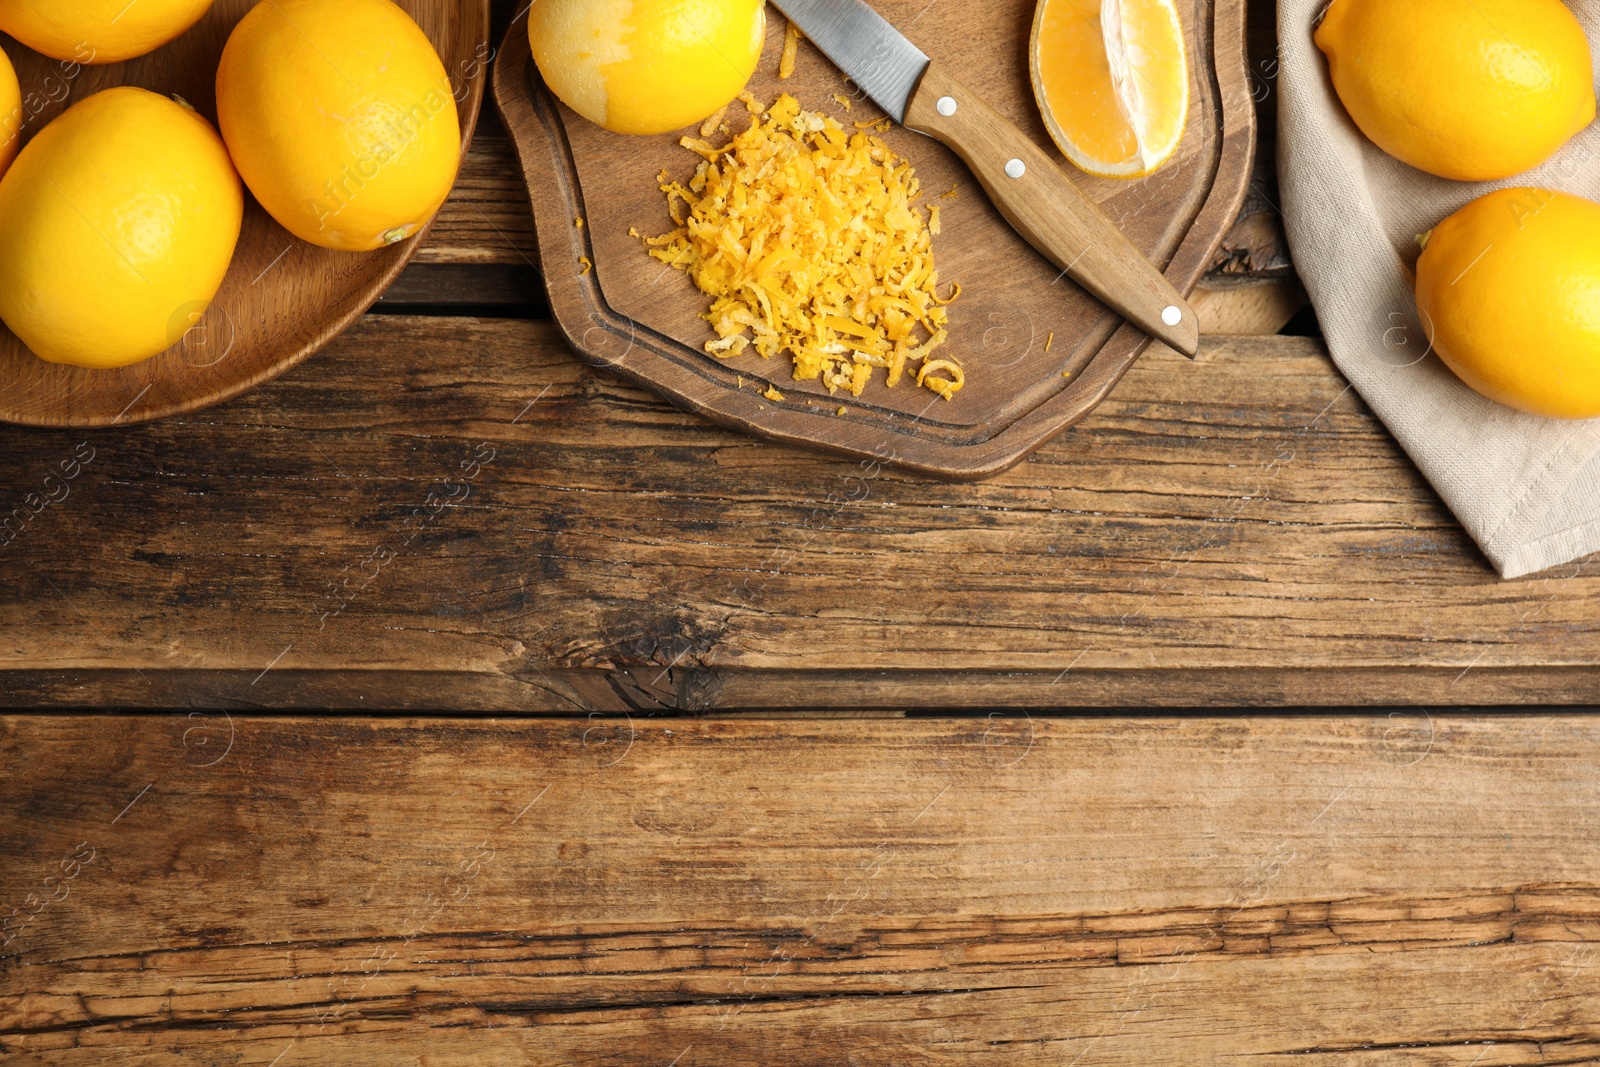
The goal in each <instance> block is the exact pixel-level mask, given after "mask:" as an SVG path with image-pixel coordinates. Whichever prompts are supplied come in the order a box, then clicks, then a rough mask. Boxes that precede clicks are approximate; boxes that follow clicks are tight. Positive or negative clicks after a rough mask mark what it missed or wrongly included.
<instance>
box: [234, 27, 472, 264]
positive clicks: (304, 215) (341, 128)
mask: <svg viewBox="0 0 1600 1067" xmlns="http://www.w3.org/2000/svg"><path fill="white" fill-rule="evenodd" d="M217 119H218V123H219V125H220V126H221V127H222V136H223V139H224V140H226V141H227V143H228V149H229V151H231V152H232V153H233V160H234V163H235V164H237V165H238V167H239V173H240V174H241V175H242V176H243V177H244V181H245V184H246V185H248V186H249V187H250V191H251V192H252V193H254V194H255V196H256V199H257V200H259V201H261V206H262V207H264V208H266V209H267V211H268V213H269V214H271V215H272V217H273V218H275V219H277V220H278V222H279V223H281V224H282V225H283V227H284V228H285V229H286V230H288V231H289V232H290V233H292V234H294V235H295V236H296V237H299V238H301V239H303V240H306V241H309V242H311V243H312V244H315V245H321V246H322V247H324V248H336V249H344V250H346V251H351V252H364V251H369V250H371V249H375V248H382V247H383V246H384V245H388V244H395V243H396V242H399V241H403V240H405V239H406V238H407V237H410V236H411V235H412V234H414V233H416V232H417V231H418V230H420V229H421V228H422V227H423V226H425V225H426V224H427V223H428V220H430V219H431V218H433V216H434V213H435V212H437V211H438V210H439V206H440V205H441V204H443V203H444V200H445V197H447V196H448V195H449V194H450V187H451V186H452V185H453V184H454V183H455V178H456V170H457V168H458V167H459V165H460V162H461V126H460V120H459V118H458V117H457V115H456V102H455V97H454V95H453V93H452V90H451V86H450V78H449V76H448V75H447V74H446V73H445V69H444V64H443V63H442V62H440V60H439V54H438V53H437V52H435V51H434V49H433V45H432V43H431V42H430V41H429V40H428V37H427V35H426V34H424V33H423V32H422V29H421V28H420V27H419V26H418V25H417V24H416V23H415V22H413V21H412V20H411V16H409V15H407V14H406V13H405V12H404V11H403V10H401V9H400V8H399V7H397V6H395V5H394V4H393V3H391V2H390V0H268V2H263V3H261V4H258V5H257V6H256V7H255V8H254V9H252V10H251V11H250V13H249V14H248V15H246V16H245V17H244V18H243V19H242V20H240V22H239V25H238V26H237V27H235V28H234V31H233V35H232V36H231V37H229V38H228V44H227V47H226V48H224V49H223V51H222V65H221V66H220V67H219V68H218V70H217Z"/></svg>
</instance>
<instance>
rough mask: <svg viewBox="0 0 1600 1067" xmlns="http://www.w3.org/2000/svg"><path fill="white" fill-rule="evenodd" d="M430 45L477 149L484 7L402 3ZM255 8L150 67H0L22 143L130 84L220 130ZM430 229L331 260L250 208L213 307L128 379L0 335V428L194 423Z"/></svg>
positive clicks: (20, 57)
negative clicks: (12, 74)
mask: <svg viewBox="0 0 1600 1067" xmlns="http://www.w3.org/2000/svg"><path fill="white" fill-rule="evenodd" d="M397 2H398V3H399V4H400V6H401V7H402V8H404V9H405V10H406V12H407V13H408V14H410V15H411V17H412V18H414V19H415V20H416V21H417V24H418V25H419V26H421V27H422V30H423V32H424V33H426V34H427V35H428V39H429V40H431V41H432V42H433V46H434V48H435V49H436V50H437V51H438V53H439V57H440V59H441V60H442V61H443V62H444V67H445V70H446V71H447V72H448V73H449V75H450V82H451V85H452V87H453V88H454V91H455V99H456V110H457V114H458V115H459V116H460V120H461V137H462V140H461V144H462V148H463V151H464V150H465V147H466V145H467V144H468V143H469V142H470V141H471V140H472V131H473V129H474V127H475V126H476V125H477V121H478V109H479V106H480V105H481V103H482V101H483V84H484V81H485V75H486V73H487V67H488V62H489V47H488V39H489V0H397ZM255 4H256V0H216V3H214V4H213V5H212V6H211V8H210V9H209V10H208V11H207V12H206V14H205V16H204V17H202V18H201V20H200V22H199V23H198V24H196V25H195V27H194V28H193V29H191V30H189V31H188V32H187V33H185V34H183V35H182V36H181V37H179V38H178V39H177V40H175V41H173V42H171V43H170V44H168V45H166V46H164V47H162V48H158V49H156V50H155V51H154V52H151V53H150V54H149V55H146V56H141V57H139V58H137V59H130V60H128V61H127V62H125V63H110V64H106V65H104V66H82V65H79V64H73V63H62V62H58V61H57V60H53V59H49V58H47V57H45V56H41V55H39V54H38V53H37V52H33V51H30V50H29V49H27V48H24V47H23V46H22V45H20V44H18V43H17V42H15V41H13V40H12V39H11V38H9V37H6V38H5V39H4V47H5V51H6V54H7V55H8V56H10V57H11V60H12V63H13V64H14V65H15V66H16V68H17V80H18V81H19V82H20V84H21V86H22V97H23V107H22V110H23V126H22V135H23V139H24V141H25V142H26V140H28V139H29V138H31V137H32V136H33V135H34V134H35V133H37V132H38V131H39V130H40V129H42V128H43V127H44V126H45V125H46V124H47V123H49V122H50V120H51V119H53V118H55V117H56V116H57V115H59V114H60V113H61V112H62V111H63V110H65V109H66V108H68V107H71V106H72V105H73V104H75V103H77V102H78V101H79V100H82V99H84V98H85V97H87V96H91V95H93V94H94V93H97V92H99V91H101V90H102V89H109V88H111V87H113V86H118V85H138V86H141V87H143V88H146V89H149V90H151V91H152V92H157V93H163V94H172V93H175V94H177V95H179V96H182V97H183V98H184V99H185V100H188V101H189V102H190V103H192V104H193V105H194V106H195V107H196V108H198V109H199V111H200V112H201V114H203V115H205V117H206V118H207V120H209V121H210V122H211V123H212V125H213V126H214V125H215V124H216V121H217V109H216V72H217V62H218V60H219V59H220V58H221V56H222V48H223V45H225V44H226V43H227V40H228V35H229V34H230V33H232V32H233V27H234V26H235V25H236V24H237V23H238V21H239V20H240V19H241V18H243V17H244V15H245V13H246V12H247V11H249V10H250V9H251V8H253V7H254V6H255ZM425 240H427V227H424V228H423V229H422V230H421V231H419V232H418V233H417V234H415V235H414V236H412V237H411V238H410V239H408V240H405V241H402V242H401V243H400V244H397V245H393V246H391V247H389V248H384V249H380V250H378V251H376V252H363V253H354V252H335V251H331V250H329V249H326V248H317V247H314V246H312V245H309V244H307V243H306V242H304V241H302V240H300V239H298V238H296V237H293V236H291V235H290V234H289V232H288V231H286V230H285V229H284V228H283V227H282V226H279V225H278V224H277V223H276V222H275V221H273V219H272V217H271V216H269V215H268V214H267V213H266V212H265V211H263V210H262V209H261V206H260V205H259V204H257V203H256V201H255V198H254V197H251V196H246V198H245V216H244V227H243V231H242V232H241V234H240V236H239V244H238V247H237V249H236V250H235V252H234V256H233V263H232V264H231V265H230V266H229V268H228V275H227V278H226V279H224V281H223V283H222V288H221V290H219V291H218V293H217V296H216V299H215V300H214V301H212V303H211V306H210V307H209V308H208V309H207V310H206V312H205V314H204V315H202V316H200V317H199V318H198V319H197V320H195V321H193V324H192V325H191V326H190V327H189V329H188V331H187V332H186V333H183V334H182V335H181V336H180V337H179V338H178V340H177V343H176V344H174V345H173V346H172V347H171V348H169V349H168V350H167V351H165V352H162V353H161V354H159V355H157V356H153V357H152V358H150V359H147V360H144V361H143V362H140V363H135V364H133V365H132V366H128V367H118V368H115V369H112V370H91V369H88V368H85V367H69V366H65V365H63V364H60V363H46V362H45V361H44V360H42V359H39V358H38V357H37V356H35V355H34V354H33V353H32V352H31V351H29V350H28V347H27V346H26V345H24V344H23V343H22V342H21V341H20V340H18V339H17V337H16V335H15V334H13V333H12V332H11V331H10V330H8V329H6V328H5V326H4V325H0V422H14V423H21V424H23V425H28V426H84V427H89V426H110V425H128V424H130V423H136V422H144V421H148V420H150V419H158V418H164V417H166V416H168V415H175V414H178V413H180V412H185V411H194V410H196V409H198V408H203V407H207V406H209V405H211V404H216V403H219V402H221V401H223V400H227V399H229V398H230V397H233V396H237V395H238V394H239V393H242V392H244V391H245V390H247V389H252V388H254V387H255V386H257V385H260V384H261V383H262V382H264V381H267V380H268V379H270V378H273V377H276V376H277V375H279V374H282V373H283V372H284V371H286V370H288V369H289V368H290V367H292V366H294V365H295V364H296V363H299V362H300V361H301V360H303V359H305V358H306V357H307V356H309V355H311V353H313V352H315V351H316V350H317V349H319V348H321V347H322V346H323V345H325V344H327V343H328V341H330V340H331V339H333V338H334V337H336V336H337V335H338V334H339V333H340V331H342V330H343V329H344V328H345V327H346V326H348V325H350V323H352V322H354V321H355V320H356V319H357V318H359V317H360V316H361V314H362V313H363V312H364V311H366V310H367V308H368V307H370V306H371V305H372V303H373V301H375V300H377V299H378V297H379V296H380V295H382V293H383V291H384V289H386V288H387V287H388V285H389V283H390V282H392V281H394V278H395V276H396V275H397V274H399V273H400V271H401V269H402V268H404V267H405V265H406V263H407V262H409V261H410V259H411V257H412V256H413V255H414V254H415V253H416V251H417V248H418V247H420V246H421V244H422V242H423V241H425Z"/></svg>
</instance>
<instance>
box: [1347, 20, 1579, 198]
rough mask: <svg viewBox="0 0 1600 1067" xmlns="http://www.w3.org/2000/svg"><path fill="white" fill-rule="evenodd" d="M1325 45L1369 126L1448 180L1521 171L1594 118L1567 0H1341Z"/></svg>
mask: <svg viewBox="0 0 1600 1067" xmlns="http://www.w3.org/2000/svg"><path fill="white" fill-rule="evenodd" d="M1316 42H1317V47H1318V48H1320V49H1322V51H1323V52H1325V53H1326V54H1327V56H1328V70H1329V72H1330V74H1331V75H1332V77H1333V87H1334V89H1335V90H1336V91H1337V92H1338V94H1339V99H1340V100H1342V101H1343V102H1344V106H1345V110H1347V111H1348V112H1349V113H1350V117H1351V118H1352V119H1354V120H1355V124H1356V125H1357V126H1359V127H1360V128H1361V132H1362V133H1364V134H1366V135H1367V136H1368V137H1369V138H1371V140H1372V143H1373V144H1375V145H1377V146H1378V147H1379V148H1381V149H1383V150H1384V151H1385V152H1387V153H1389V154H1390V155H1392V156H1394V157H1395V158H1396V159H1399V160H1400V161H1402V162H1404V163H1409V164H1411V165H1412V166H1413V167H1416V168H1417V169H1418V170H1424V171H1427V172H1428V173H1429V174H1436V175H1438V176H1439V177H1441V178H1454V179H1457V180H1459V181H1491V180H1494V179H1499V178H1509V177H1511V176H1512V175H1513V174H1521V173H1522V172H1523V171H1525V170H1529V169H1531V168H1533V167H1536V166H1538V165H1539V164H1540V163H1543V162H1544V161H1545V160H1547V159H1549V158H1550V157H1551V156H1552V155H1554V154H1555V151H1556V149H1558V148H1560V147H1561V146H1562V145H1563V144H1565V143H1566V142H1567V141H1568V140H1569V139H1571V137H1572V135H1573V134H1575V133H1577V132H1578V131H1579V130H1581V129H1583V128H1584V127H1585V126H1587V125H1589V123H1590V122H1592V121H1594V114H1595V98H1594V75H1593V71H1592V70H1591V68H1590V59H1589V41H1588V39H1587V38H1586V37H1585V36H1584V34H1583V27H1582V26H1581V25H1579V24H1578V20H1577V19H1576V18H1574V17H1573V14H1572V12H1571V11H1568V10H1567V8H1566V5H1564V4H1563V3H1561V0H1333V4H1332V5H1331V6H1330V7H1329V8H1328V12H1327V14H1326V15H1325V16H1324V17H1323V20H1322V25H1320V26H1319V27H1317V32H1316Z"/></svg>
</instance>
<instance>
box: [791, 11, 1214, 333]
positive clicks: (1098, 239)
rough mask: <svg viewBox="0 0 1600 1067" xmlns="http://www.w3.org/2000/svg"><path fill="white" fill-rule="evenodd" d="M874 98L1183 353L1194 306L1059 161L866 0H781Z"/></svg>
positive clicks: (1092, 285) (1095, 290)
mask: <svg viewBox="0 0 1600 1067" xmlns="http://www.w3.org/2000/svg"><path fill="white" fill-rule="evenodd" d="M772 2H773V5H774V6H775V7H777V8H778V10H779V11H782V12H783V13H784V15H786V16H787V17H788V18H789V20H790V21H792V22H793V23H794V24H795V25H796V26H798V27H799V28H800V30H801V31H802V32H803V33H804V34H805V35H806V37H807V38H809V39H810V41H811V43H812V44H814V45H816V46H817V48H819V49H820V50H821V51H822V54H823V55H825V56H827V57H828V58H829V59H830V60H832V61H833V63H834V64H835V65H836V66H838V67H839V69H841V70H843V71H844V72H845V73H846V74H847V75H849V76H850V80H851V81H853V82H855V83H856V84H857V85H858V86H860V87H861V89H862V91H864V92H865V93H866V94H867V95H868V96H870V97H871V98H872V99H873V101H874V102H875V103H877V105H878V106H879V107H881V108H883V110H884V111H886V112H887V113H888V114H889V115H890V117H892V118H893V119H894V120H895V121H896V122H899V123H900V124H901V125H903V126H905V127H906V129H908V130H914V131H916V132H918V133H923V134H927V135H928V136H930V137H933V138H934V139H935V140H937V141H939V142H941V143H942V144H944V145H945V146H946V147H947V148H949V149H951V150H952V151H953V152H955V153H956V155H958V156H960V157H961V159H962V161H963V162H964V163H966V164H967V166H968V167H969V168H970V169H971V170H972V172H973V174H974V176H975V177H977V179H978V181H979V183H980V184H981V185H982V186H983V188H984V191H985V192H987V193H988V194H989V199H990V200H991V201H992V202H993V203H994V205H995V207H997V208H998V209H999V210H1000V213H1001V214H1002V215H1004V216H1005V218H1006V221H1008V222H1010V223H1011V225H1012V226H1013V227H1014V228H1015V229H1016V230H1017V232H1018V233H1020V234H1021V235H1022V236H1023V237H1024V238H1025V239H1026V240H1027V241H1028V243H1029V244H1031V245H1033V247H1034V248H1036V249H1038V251H1039V252H1041V253H1043V255H1044V256H1045V258H1047V259H1049V260H1050V261H1051V262H1052V263H1054V264H1055V265H1056V266H1058V267H1060V268H1061V270H1062V271H1063V272H1064V273H1065V274H1067V275H1069V276H1070V277H1071V278H1072V279H1073V280H1074V281H1076V282H1077V283H1078V284H1079V285H1081V286H1083V287H1084V288H1085V289H1087V290H1088V291H1089V292H1090V293H1092V294H1093V295H1094V296H1095V297H1097V298H1098V299H1099V300H1100V301H1101V302H1102V303H1104V304H1105V305H1106V306H1108V307H1110V308H1111V309H1112V310H1114V311H1116V312H1118V313H1120V314H1121V315H1122V316H1123V317H1124V318H1126V319H1127V320H1128V321H1129V322H1131V323H1133V324H1134V325H1135V326H1137V327H1138V328H1140V329H1141V330H1143V331H1144V332H1145V333H1148V334H1149V335H1150V336H1151V337H1154V338H1156V339H1158V340H1160V341H1163V342H1165V343H1166V344H1167V345H1170V346H1171V347H1173V348H1175V349H1177V350H1178V351H1179V352H1182V353H1183V354H1185V355H1187V356H1190V357H1191V358H1192V357H1193V356H1194V355H1195V353H1196V351H1197V350H1198V349H1199V344H1200V330H1199V322H1198V320H1197V319H1196V317H1195V313H1194V309H1192V308H1191V307H1189V305H1188V303H1187V302H1186V301H1185V300H1184V299H1183V297H1182V296H1180V295H1179V294H1178V291H1177V290H1176V289H1174V288H1173V287H1172V284H1171V283H1170V282H1168V281H1167V279H1166V277H1165V276H1164V275H1163V274H1162V273H1161V272H1160V271H1159V270H1157V269H1156V267H1155V266H1154V265H1152V264H1151V263H1150V261H1149V260H1148V259H1146V258H1145V256H1144V254H1143V253H1142V252H1140V251H1139V249H1138V248H1137V247H1135V246H1134V244H1133V242H1132V241H1129V240H1128V238H1127V236H1126V235H1124V234H1123V232H1122V231H1121V230H1120V229H1118V228H1117V226H1116V225H1115V224H1114V223H1113V222H1112V221H1111V220H1110V219H1108V218H1106V216H1105V215H1104V214H1103V213H1102V212H1101V211H1100V209H1099V208H1098V207H1097V206H1095V204H1094V202H1093V201H1091V200H1090V199H1089V198H1088V197H1086V196H1085V195H1084V194H1083V192H1082V191H1081V190H1080V189H1079V188H1078V186H1077V185H1076V184H1075V183H1074V182H1073V181H1072V179H1070V178H1069V177H1067V175H1066V173H1065V172H1064V171H1063V170H1062V169H1061V167H1060V166H1058V165H1057V164H1056V162H1055V161H1054V160H1053V159H1052V158H1051V157H1050V156H1049V155H1048V154H1046V153H1045V151H1044V150H1043V149H1041V148H1040V147H1039V146H1038V145H1036V144H1035V143H1034V142H1033V141H1032V139H1030V138H1029V137H1028V136H1027V135H1026V134H1024V133H1023V132H1022V131H1021V130H1019V129H1017V128H1016V126H1015V125H1013V124H1012V123H1011V122H1010V121H1008V120H1007V119H1006V118H1004V117H1003V116H1002V115H1000V113H999V112H997V111H995V110H994V109H993V108H991V107H990V106H989V105H988V104H986V103H984V102H983V100H982V99H980V98H979V97H978V96H977V94H975V93H973V92H972V91H971V90H969V89H967V88H966V87H965V86H963V85H962V84H961V83H960V82H958V81H956V80H955V78H953V77H951V76H950V74H949V73H948V72H946V71H945V70H944V68H943V67H942V66H941V65H940V64H939V63H937V62H935V61H933V60H930V59H929V58H928V56H927V55H926V54H925V53H923V52H922V50H921V49H919V48H917V46H916V45H914V44H912V43H911V42H910V41H908V40H907V39H906V38H905V36H904V35H903V34H901V33H900V31H899V30H897V29H895V28H894V27H893V26H892V25H890V24H889V22H888V20H887V19H885V18H884V17H883V16H882V15H880V14H878V13H877V11H875V10H873V8H872V7H871V6H870V5H869V4H867V3H866V2H865V0H772Z"/></svg>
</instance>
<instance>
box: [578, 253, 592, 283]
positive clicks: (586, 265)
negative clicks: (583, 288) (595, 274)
mask: <svg viewBox="0 0 1600 1067" xmlns="http://www.w3.org/2000/svg"><path fill="white" fill-rule="evenodd" d="M578 262H579V263H582V264H583V269H582V270H580V271H579V272H578V277H580V278H582V277H583V276H584V275H586V274H588V273H589V272H590V271H592V270H594V263H593V261H591V260H590V259H589V257H588V256H579V257H578Z"/></svg>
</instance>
